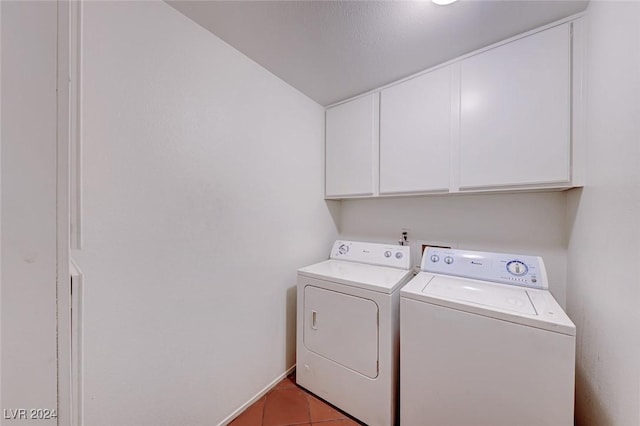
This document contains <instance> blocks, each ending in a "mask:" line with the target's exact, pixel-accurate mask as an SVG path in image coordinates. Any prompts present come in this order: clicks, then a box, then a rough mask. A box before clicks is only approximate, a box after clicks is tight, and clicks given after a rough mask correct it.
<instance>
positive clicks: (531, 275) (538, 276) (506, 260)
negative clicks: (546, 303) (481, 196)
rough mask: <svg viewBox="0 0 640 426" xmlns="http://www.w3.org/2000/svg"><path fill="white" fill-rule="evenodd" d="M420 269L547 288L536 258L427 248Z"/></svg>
mask: <svg viewBox="0 0 640 426" xmlns="http://www.w3.org/2000/svg"><path fill="white" fill-rule="evenodd" d="M421 269H422V270H423V271H425V272H432V273H436V274H443V275H455V276H458V277H465V278H471V279H477V280H484V281H493V282H497V283H502V284H512V285H519V286H524V287H531V288H538V289H545V290H546V289H548V288H549V284H548V281H547V272H546V269H545V267H544V262H543V261H542V258H541V257H539V256H525V255H519V254H508V253H490V252H483V251H470V250H457V249H443V248H437V247H429V248H428V249H427V250H425V252H424V254H423V256H422V264H421Z"/></svg>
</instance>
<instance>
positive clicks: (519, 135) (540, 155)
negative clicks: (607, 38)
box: [459, 24, 571, 190]
mask: <svg viewBox="0 0 640 426" xmlns="http://www.w3.org/2000/svg"><path fill="white" fill-rule="evenodd" d="M570 30H571V24H563V25H559V26H557V27H554V28H550V29H548V30H545V31H541V32H538V33H536V34H533V35H530V36H528V37H524V38H521V39H518V40H515V41H512V42H510V43H507V44H503V45H501V46H498V47H496V48H494V49H491V50H488V51H484V52H481V53H479V54H477V55H475V56H472V57H469V58H467V59H464V60H463V61H461V75H460V83H461V87H460V89H461V98H460V147H459V160H460V163H459V167H460V170H459V177H460V182H459V184H460V189H461V190H464V189H467V188H482V187H486V188H490V187H497V186H524V185H546V184H557V183H566V182H569V181H570V179H571V34H570Z"/></svg>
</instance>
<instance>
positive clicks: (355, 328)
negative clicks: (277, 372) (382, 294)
mask: <svg viewBox="0 0 640 426" xmlns="http://www.w3.org/2000/svg"><path fill="white" fill-rule="evenodd" d="M303 326H304V345H305V347H306V348H307V349H309V350H310V351H312V352H315V353H316V354H318V355H320V356H323V357H325V358H327V359H330V360H331V361H334V362H336V363H338V364H340V365H343V366H344V367H346V368H349V369H351V370H353V371H356V372H358V373H360V374H363V375H365V376H367V377H370V378H372V379H373V378H375V377H377V376H378V305H376V304H375V302H373V301H372V300H369V299H363V298H361V297H356V296H351V295H348V294H344V293H339V292H336V291H331V290H325V289H321V288H318V287H313V286H306V287H305V288H304V325H303Z"/></svg>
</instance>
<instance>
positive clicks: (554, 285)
mask: <svg viewBox="0 0 640 426" xmlns="http://www.w3.org/2000/svg"><path fill="white" fill-rule="evenodd" d="M565 198H566V195H565V193H564V192H548V193H520V194H516V193H514V194H477V195H439V196H424V197H402V198H380V199H368V200H367V199H361V200H349V201H342V209H341V218H340V223H341V228H340V232H341V237H342V238H353V239H359V240H371V241H380V242H395V241H397V240H398V239H399V237H400V232H401V228H408V229H409V240H410V241H411V250H412V253H413V254H412V257H413V258H414V259H416V261H415V262H414V265H415V264H417V265H419V260H417V259H418V258H419V254H418V253H419V250H420V247H419V244H418V243H419V242H420V241H428V242H440V243H449V244H452V245H453V246H454V247H456V248H461V249H470V250H483V251H498V252H510V253H521V254H532V255H539V256H542V257H543V259H544V262H545V266H546V267H547V274H548V276H549V286H550V289H551V292H552V293H553V295H554V296H555V297H556V299H557V300H558V302H559V303H560V304H562V305H564V301H565V287H566V233H565V221H564V220H565V208H566V205H565Z"/></svg>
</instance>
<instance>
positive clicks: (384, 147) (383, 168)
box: [380, 67, 451, 193]
mask: <svg viewBox="0 0 640 426" xmlns="http://www.w3.org/2000/svg"><path fill="white" fill-rule="evenodd" d="M450 146H451V67H444V68H440V69H437V70H435V71H432V72H429V73H427V74H423V75H421V76H418V77H416V78H413V79H411V80H408V81H405V82H403V83H400V84H397V85H395V86H392V87H390V88H388V89H384V90H383V91H382V93H381V98H380V193H402V192H428V191H442V190H444V191H446V190H448V189H449V163H450Z"/></svg>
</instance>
